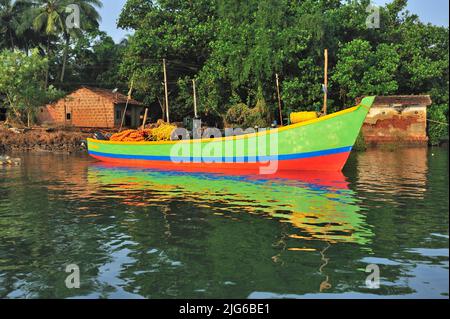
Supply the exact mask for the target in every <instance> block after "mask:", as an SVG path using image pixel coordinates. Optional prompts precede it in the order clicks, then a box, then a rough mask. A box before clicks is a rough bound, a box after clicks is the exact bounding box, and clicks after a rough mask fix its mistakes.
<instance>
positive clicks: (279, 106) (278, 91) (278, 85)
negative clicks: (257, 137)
mask: <svg viewBox="0 0 450 319" xmlns="http://www.w3.org/2000/svg"><path fill="white" fill-rule="evenodd" d="M276 80H277V95H278V111H279V112H280V126H283V112H282V110H281V95H280V80H279V76H278V73H277V74H276Z"/></svg>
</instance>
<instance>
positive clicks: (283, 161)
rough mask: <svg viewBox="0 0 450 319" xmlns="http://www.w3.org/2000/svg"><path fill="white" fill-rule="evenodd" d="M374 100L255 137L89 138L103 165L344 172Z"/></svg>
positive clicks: (241, 170) (260, 171) (263, 171)
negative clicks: (133, 140) (124, 139)
mask: <svg viewBox="0 0 450 319" xmlns="http://www.w3.org/2000/svg"><path fill="white" fill-rule="evenodd" d="M374 99H375V97H366V98H364V99H362V101H361V103H360V104H359V105H357V106H355V107H352V108H349V109H345V110H343V111H340V112H336V113H333V114H329V115H326V116H322V117H320V118H317V119H313V120H309V121H306V122H302V123H298V124H293V125H289V126H285V127H280V128H277V129H270V130H266V131H259V132H256V133H251V134H245V135H238V136H229V137H222V138H208V139H193V140H182V141H168V142H114V141H102V140H94V139H88V150H89V154H90V155H91V156H92V157H94V158H96V159H98V160H100V161H103V162H110V163H116V164H120V165H127V166H145V167H151V168H156V169H168V170H172V169H175V170H183V171H191V172H196V171H202V172H226V171H227V170H232V171H233V172H234V173H239V172H254V173H259V174H273V173H275V172H278V171H341V170H342V168H343V167H344V165H345V163H346V161H347V159H348V156H349V154H350V151H351V149H352V147H353V145H354V143H355V141H356V138H357V136H358V134H359V131H360V129H361V126H362V124H363V122H364V119H365V118H366V115H367V113H368V112H369V109H370V107H371V106H372V104H373V101H374Z"/></svg>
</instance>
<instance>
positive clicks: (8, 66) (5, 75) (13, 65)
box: [0, 50, 62, 126]
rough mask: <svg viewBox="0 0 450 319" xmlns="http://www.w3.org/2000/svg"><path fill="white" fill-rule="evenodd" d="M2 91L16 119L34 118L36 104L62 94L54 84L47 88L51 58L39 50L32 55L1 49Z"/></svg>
mask: <svg viewBox="0 0 450 319" xmlns="http://www.w3.org/2000/svg"><path fill="white" fill-rule="evenodd" d="M0 61H2V63H1V64H0V95H4V96H5V99H6V102H7V104H8V106H9V108H10V111H11V112H12V114H13V115H14V116H15V118H16V120H19V121H22V119H23V118H26V121H27V125H28V126H30V125H31V122H32V115H33V112H34V110H35V108H36V107H38V106H41V105H43V104H45V103H47V102H48V101H50V100H52V99H56V98H59V97H61V96H62V92H60V91H58V90H56V89H55V88H54V87H52V86H50V87H49V88H44V80H43V79H44V74H45V70H46V69H47V63H48V60H47V59H46V58H43V57H41V56H40V54H39V52H38V50H33V51H32V52H31V54H30V55H26V54H25V53H23V52H20V51H17V50H16V51H9V50H4V51H2V52H1V53H0Z"/></svg>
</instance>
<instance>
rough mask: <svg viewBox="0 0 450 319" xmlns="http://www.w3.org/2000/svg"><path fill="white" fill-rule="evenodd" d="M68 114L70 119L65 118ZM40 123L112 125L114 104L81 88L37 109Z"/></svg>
mask: <svg viewBox="0 0 450 319" xmlns="http://www.w3.org/2000/svg"><path fill="white" fill-rule="evenodd" d="M67 114H70V119H68V118H67ZM38 121H39V122H40V123H48V124H60V125H68V126H77V127H101V128H112V127H114V104H113V102H112V101H111V100H110V99H108V98H106V97H102V96H101V95H99V94H96V93H95V92H92V91H91V90H89V89H88V88H81V89H79V90H77V91H75V92H73V93H71V94H69V95H68V96H67V97H65V98H63V99H61V100H59V101H58V102H56V103H54V104H51V105H47V106H45V107H42V108H41V109H40V110H39V111H38Z"/></svg>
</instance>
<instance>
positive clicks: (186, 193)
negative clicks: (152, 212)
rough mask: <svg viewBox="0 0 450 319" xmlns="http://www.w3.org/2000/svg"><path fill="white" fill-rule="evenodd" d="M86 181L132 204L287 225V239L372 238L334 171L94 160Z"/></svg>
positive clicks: (339, 175)
mask: <svg viewBox="0 0 450 319" xmlns="http://www.w3.org/2000/svg"><path fill="white" fill-rule="evenodd" d="M88 180H89V181H90V182H91V183H96V184H100V185H101V187H102V189H103V190H110V191H114V192H116V193H117V196H120V197H121V198H123V200H124V201H125V203H126V204H128V205H132V206H149V205H150V206H151V205H156V206H160V205H161V204H163V203H164V202H167V201H170V200H174V199H183V200H184V201H187V202H190V203H194V204H195V205H196V206H197V207H201V208H208V209H210V210H211V211H212V212H213V213H214V214H215V215H223V216H225V217H230V218H234V217H236V214H242V213H247V214H254V215H261V216H262V217H266V218H270V219H277V220H279V221H280V222H283V223H290V224H292V225H293V226H294V228H292V233H291V234H289V236H290V237H291V238H301V239H306V240H312V239H316V240H324V241H328V242H331V243H335V242H353V243H361V244H366V241H367V240H368V238H370V232H369V231H368V229H367V228H366V227H365V223H364V216H363V215H362V214H361V213H360V208H359V206H358V205H357V202H356V200H355V198H354V197H353V194H354V193H353V191H351V190H350V189H349V188H348V184H347V182H346V180H345V177H344V175H342V173H338V172H336V173H326V174H325V173H318V172H304V173H302V172H292V173H290V172H283V173H280V174H276V175H270V176H266V175H247V176H245V175H240V176H230V175H224V174H205V173H186V172H175V171H170V172H169V171H157V170H150V169H138V168H130V167H121V166H114V165H110V164H95V165H93V166H90V167H89V173H88ZM143 190H144V191H145V196H143V193H140V192H139V191H143ZM153 195H154V196H153ZM299 249H301V248H299ZM291 250H295V248H291Z"/></svg>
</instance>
